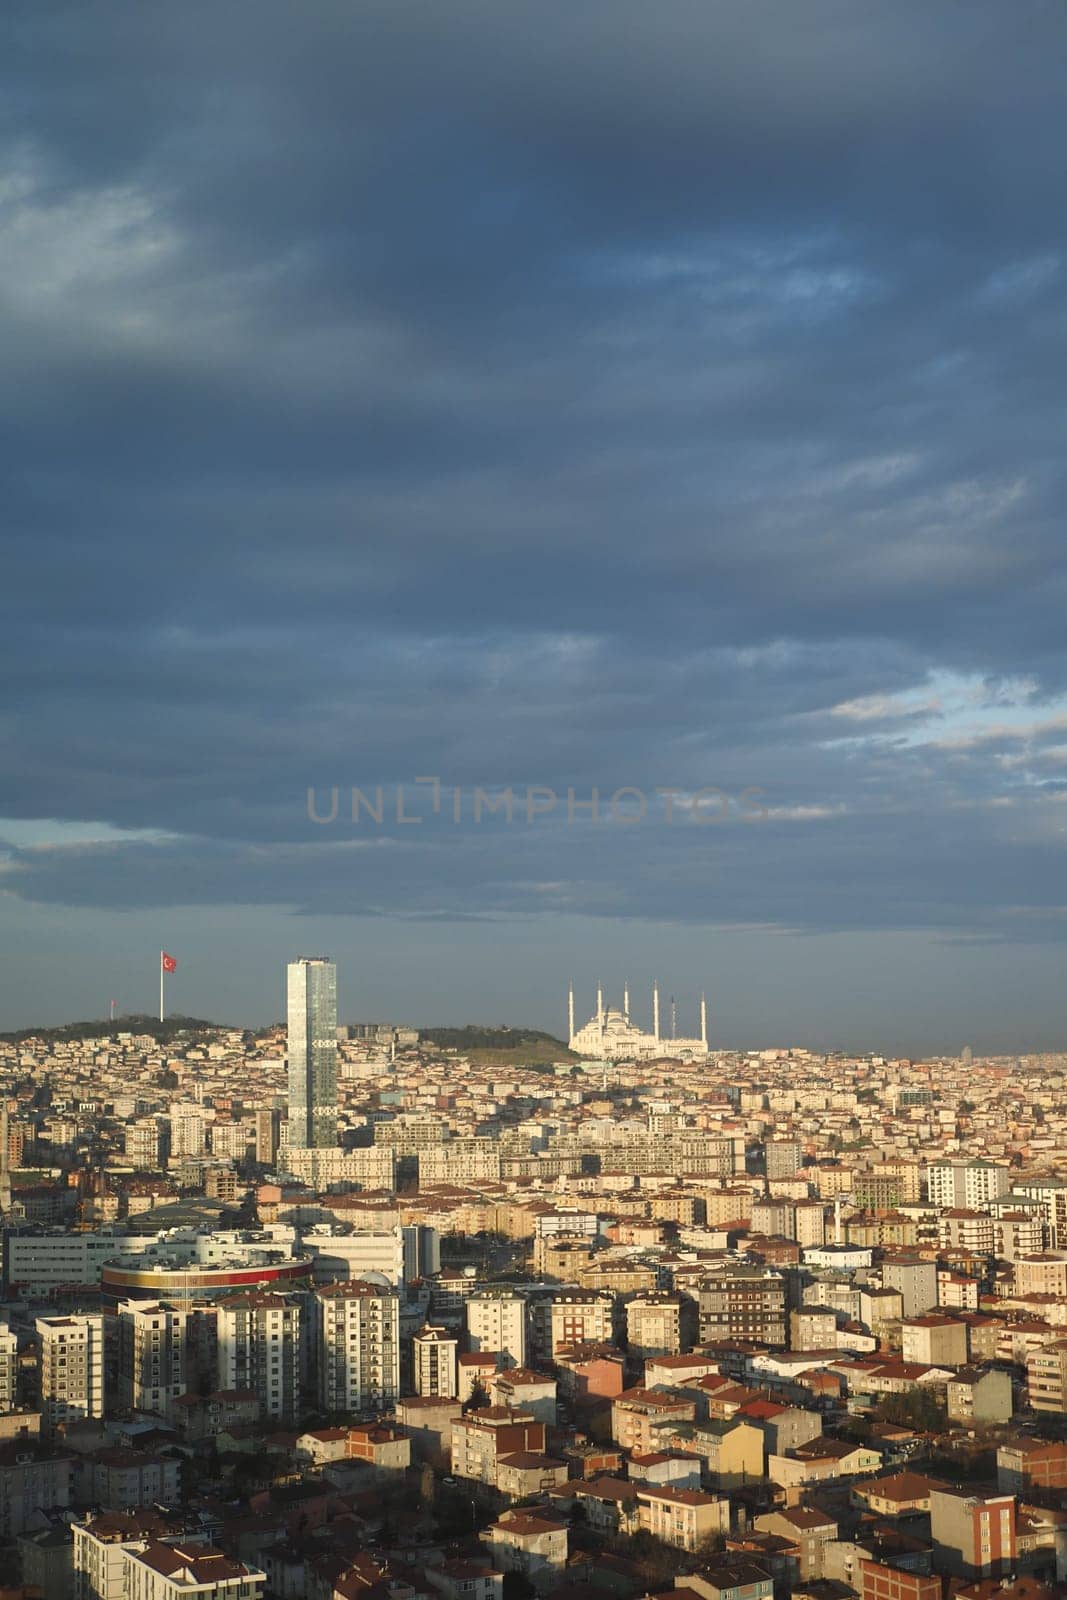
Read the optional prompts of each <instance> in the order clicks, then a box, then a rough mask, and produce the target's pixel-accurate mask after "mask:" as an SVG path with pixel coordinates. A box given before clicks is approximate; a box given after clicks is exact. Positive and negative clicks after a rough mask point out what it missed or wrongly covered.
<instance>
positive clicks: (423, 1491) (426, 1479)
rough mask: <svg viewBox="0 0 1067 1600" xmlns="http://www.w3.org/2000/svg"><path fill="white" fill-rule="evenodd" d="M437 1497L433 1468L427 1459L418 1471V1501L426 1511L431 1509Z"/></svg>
mask: <svg viewBox="0 0 1067 1600" xmlns="http://www.w3.org/2000/svg"><path fill="white" fill-rule="evenodd" d="M436 1498H437V1480H436V1478H435V1477H434V1475H433V1468H432V1467H431V1465H430V1463H429V1462H428V1461H426V1462H424V1463H423V1466H422V1470H421V1472H420V1473H419V1503H420V1504H421V1505H422V1507H423V1509H424V1510H426V1511H432V1510H433V1505H434V1501H435V1500H436Z"/></svg>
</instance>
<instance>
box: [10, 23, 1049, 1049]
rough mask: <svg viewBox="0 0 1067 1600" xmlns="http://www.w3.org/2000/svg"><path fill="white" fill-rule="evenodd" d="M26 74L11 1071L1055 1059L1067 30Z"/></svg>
mask: <svg viewBox="0 0 1067 1600" xmlns="http://www.w3.org/2000/svg"><path fill="white" fill-rule="evenodd" d="M5 35H6V43H5V48H4V51H3V52H2V53H0V79H2V86H3V92H2V94H0V262H2V269H0V349H2V350H3V353H4V375H5V381H4V383H3V385H2V386H0V474H2V476H0V482H2V485H3V491H2V493H3V515H2V518H0V623H2V626H0V1028H5V1027H6V1028H15V1027H21V1026H28V1025H30V1024H32V1023H35V1022H58V1021H62V1020H67V1019H73V1018H78V1017H89V1016H103V1015H105V1014H106V1011H107V1007H108V1002H109V1000H110V999H112V998H113V999H115V1000H116V1001H117V1004H118V1007H119V1008H120V1009H122V1010H129V1011H136V1010H148V1009H150V1008H151V1007H152V1006H153V1005H154V1004H155V1003H156V999H157V982H158V965H159V955H158V953H159V951H160V949H162V948H166V949H167V950H168V951H170V952H171V953H173V954H174V955H175V956H176V957H177V959H178V970H177V971H176V973H175V974H174V976H173V977H172V978H171V979H169V980H168V983H169V991H168V1005H169V1006H171V1007H172V1008H173V1009H175V1010H180V1011H183V1012H185V1013H187V1014H190V1015H196V1016H205V1017H212V1018H217V1019H218V1020H224V1021H229V1022H235V1023H245V1024H258V1023H266V1022H269V1021H272V1020H276V1019H279V1018H280V1017H281V1016H282V1014H283V1010H284V965H285V963H286V961H288V960H290V959H292V958H293V957H295V956H297V955H301V954H330V955H332V956H334V958H335V959H336V960H337V962H338V968H339V974H338V987H339V996H340V1002H341V1012H342V1016H343V1017H345V1018H346V1019H349V1020H357V1019H362V1020H379V1019H384V1018H391V1019H397V1020H405V1021H414V1022H416V1023H423V1024H427V1023H434V1022H437V1023H448V1022H451V1023H462V1022H466V1021H484V1022H491V1023H497V1022H502V1021H503V1022H511V1023H516V1024H523V1025H534V1026H542V1027H546V1028H549V1029H552V1030H554V1031H556V1032H560V1031H561V1030H562V1029H563V1026H564V1022H565V1015H566V994H565V991H566V984H567V982H568V980H569V979H571V978H573V980H574V981H575V983H576V984H577V985H578V989H579V998H578V1010H579V1013H580V1014H583V1015H584V1014H587V1013H588V1012H589V1010H591V1009H592V1004H593V994H594V988H595V985H596V983H597V981H598V980H600V981H602V982H603V984H604V985H605V988H606V990H607V992H608V995H609V996H610V997H611V998H612V999H614V1000H617V999H618V998H619V997H620V995H621V990H622V985H623V983H624V981H628V982H629V983H630V985H631V989H632V993H633V996H634V1010H635V1013H636V1015H637V1019H638V1020H640V1021H647V1020H648V1012H649V1004H648V991H649V987H650V984H651V982H652V979H653V978H658V979H659V981H660V983H661V985H662V987H663V992H664V994H665V995H669V994H672V993H673V994H676V995H677V998H678V1006H679V1012H678V1016H679V1030H680V1031H682V1030H683V1028H684V1029H686V1030H688V1031H692V1029H693V1027H694V1025H695V1018H696V1005H697V1001H698V997H699V994H700V992H701V990H706V992H707V995H708V1003H709V1012H710V1017H711V1032H712V1038H713V1041H714V1042H716V1043H721V1044H723V1045H731V1046H735V1045H753V1046H755V1045H759V1046H769V1045H774V1044H805V1043H806V1044H812V1045H816V1046H824V1047H833V1046H837V1047H840V1048H843V1049H859V1048H869V1049H877V1050H885V1051H887V1052H888V1051H892V1052H894V1053H897V1052H907V1053H921V1052H924V1051H934V1050H952V1051H955V1050H957V1049H959V1048H960V1047H961V1046H962V1045H963V1044H965V1043H970V1044H971V1045H972V1046H974V1047H975V1048H976V1049H984V1050H990V1051H994V1050H997V1051H1033V1050H1040V1049H1055V1048H1063V1049H1067V1016H1065V1008H1064V998H1063V997H1064V966H1065V962H1067V887H1065V881H1064V866H1065V862H1067V654H1065V651H1064V645H1063V617H1064V610H1065V602H1067V568H1065V564H1064V543H1065V541H1064V505H1065V492H1064V490H1065V472H1067V467H1065V461H1064V449H1063V440H1064V436H1065V426H1064V425H1065V420H1067V419H1065V411H1067V399H1065V390H1064V385H1063V372H1064V361H1065V355H1067V349H1065V346H1067V302H1065V297H1064V286H1065V263H1067V240H1065V217H1067V208H1065V205H1064V198H1065V197H1064V172H1063V160H1062V151H1063V145H1064V139H1065V135H1067V128H1065V122H1067V116H1065V112H1064V109H1063V96H1062V85H1063V80H1064V70H1065V67H1067V25H1065V20H1064V13H1063V9H1062V3H1061V0H1020V3H1018V4H1016V5H1004V4H1003V0H968V3H966V4H964V3H962V0H944V3H942V4H940V5H937V6H931V5H930V4H929V0H894V3H893V4H892V5H890V6H887V5H884V4H875V3H871V0H805V4H804V5H798V4H797V3H796V0H730V3H723V0H659V3H658V4H657V5H654V6H653V5H649V4H648V3H647V0H612V3H611V4H610V5H608V4H605V3H604V0H598V3H596V4H593V3H590V0H537V3H536V4H535V3H527V0H516V3H512V4H501V3H500V0H449V3H448V4H447V5H442V4H441V3H440V0H356V3H353V0H308V3H307V4H305V5H301V6H299V7H297V6H293V4H292V3H291V0H284V3H282V0H227V4H226V5H222V6H220V5H218V4H215V3H211V4H209V3H205V0H183V3H182V4H181V5H174V4H173V3H166V4H163V3H160V0H142V3H140V4H138V5H136V6H134V5H130V4H128V3H122V4H120V3H116V0H97V3H96V4H94V5H93V6H91V7H86V6H85V5H83V4H80V3H79V4H75V3H73V0H72V3H69V4H68V3H64V0H9V5H8V7H7V9H6V13H5ZM418 779H424V780H426V779H434V780H436V782H422V783H419V782H417V781H416V780H418ZM594 788H595V789H596V791H597V802H598V813H599V814H598V815H597V816H596V817H594V816H593V815H592V814H591V811H590V809H589V802H590V801H591V798H592V791H593V790H594ZM335 789H336V791H337V803H336V816H333V809H334V808H333V791H334V790H335ZM354 789H356V790H359V791H360V796H359V797H357V804H356V813H357V815H356V818H355V819H353V814H352V813H353V806H352V796H353V790H354ZM379 789H380V790H381V799H380V804H379V799H378V790H379ZM476 791H481V796H482V797H481V798H479V797H478V796H476ZM568 791H570V796H571V799H570V803H569V804H568ZM620 791H626V792H625V793H620ZM664 791H669V792H664ZM509 792H510V795H511V813H510V818H509V814H508V804H509V802H508V794H509ZM612 796H615V800H614V805H612V803H611V802H612ZM364 801H366V802H367V804H364ZM489 802H491V803H492V804H493V805H494V806H495V807H496V809H495V810H489V809H488V803H489ZM379 816H380V819H381V820H378V817H379ZM331 818H332V820H330V819H331Z"/></svg>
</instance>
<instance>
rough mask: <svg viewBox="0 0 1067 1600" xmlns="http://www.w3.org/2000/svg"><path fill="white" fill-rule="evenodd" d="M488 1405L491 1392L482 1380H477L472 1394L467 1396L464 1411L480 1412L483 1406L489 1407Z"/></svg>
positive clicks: (472, 1387)
mask: <svg viewBox="0 0 1067 1600" xmlns="http://www.w3.org/2000/svg"><path fill="white" fill-rule="evenodd" d="M488 1404H489V1391H488V1389H487V1388H486V1387H485V1384H484V1383H483V1382H482V1380H481V1378H475V1380H474V1382H473V1384H472V1385H471V1392H470V1394H469V1395H468V1396H467V1399H466V1401H465V1403H464V1406H463V1410H464V1411H480V1410H481V1408H482V1407H483V1406H487V1405H488Z"/></svg>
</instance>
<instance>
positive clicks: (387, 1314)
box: [313, 1282, 400, 1413]
mask: <svg viewBox="0 0 1067 1600" xmlns="http://www.w3.org/2000/svg"><path fill="white" fill-rule="evenodd" d="M313 1301H314V1307H315V1312H314V1315H315V1325H314V1348H315V1368H316V1371H317V1375H318V1393H319V1403H320V1404H321V1405H322V1406H323V1407H324V1408H325V1410H327V1411H331V1412H336V1411H344V1412H366V1411H373V1412H376V1413H377V1412H380V1411H381V1410H382V1409H383V1408H384V1407H386V1406H389V1405H391V1404H392V1402H393V1401H394V1400H395V1399H396V1396H397V1393H398V1390H399V1383H400V1309H399V1301H398V1299H397V1296H396V1294H395V1293H394V1292H393V1291H392V1290H390V1289H384V1288H381V1287H379V1286H378V1285H377V1284H370V1283H360V1282H348V1283H335V1284H330V1285H328V1286H326V1287H324V1288H321V1289H317V1290H316V1291H315V1294H314V1296H313Z"/></svg>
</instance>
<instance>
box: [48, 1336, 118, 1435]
mask: <svg viewBox="0 0 1067 1600" xmlns="http://www.w3.org/2000/svg"><path fill="white" fill-rule="evenodd" d="M37 1337H38V1339H39V1340H40V1343H41V1411H42V1413H43V1415H42V1422H43V1424H44V1428H45V1430H46V1432H49V1433H51V1432H54V1431H55V1429H56V1428H57V1427H58V1426H59V1425H60V1423H63V1422H80V1421H82V1420H83V1419H84V1418H86V1417H102V1416H103V1414H104V1319H103V1317H102V1316H100V1315H98V1314H97V1315H88V1316H76V1317H38V1318H37Z"/></svg>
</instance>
